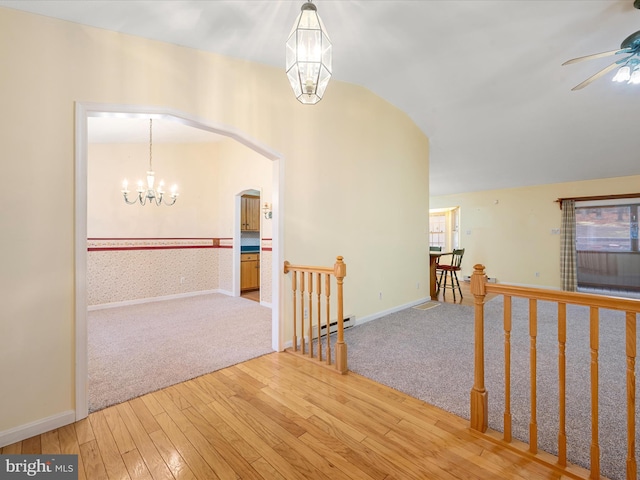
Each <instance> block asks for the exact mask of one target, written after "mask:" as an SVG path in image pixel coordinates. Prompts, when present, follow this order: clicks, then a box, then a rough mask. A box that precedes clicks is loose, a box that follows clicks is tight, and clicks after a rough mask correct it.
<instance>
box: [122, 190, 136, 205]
mask: <svg viewBox="0 0 640 480" xmlns="http://www.w3.org/2000/svg"><path fill="white" fill-rule="evenodd" d="M122 194H123V195H124V201H125V202H126V203H127V205H133V204H135V203H137V202H138V199H137V198H136V199H135V200H129V197H128V196H127V193H126V192H122Z"/></svg>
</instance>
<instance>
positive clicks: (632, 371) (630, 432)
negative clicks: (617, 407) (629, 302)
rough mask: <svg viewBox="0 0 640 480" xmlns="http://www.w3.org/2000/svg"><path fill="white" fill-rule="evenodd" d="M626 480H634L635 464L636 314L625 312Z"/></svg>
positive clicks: (635, 473) (635, 475) (636, 470)
mask: <svg viewBox="0 0 640 480" xmlns="http://www.w3.org/2000/svg"><path fill="white" fill-rule="evenodd" d="M626 320H627V322H626V323H627V328H626V333H627V342H626V344H627V480H635V479H636V477H637V472H638V465H637V462H636V353H637V351H636V314H635V313H633V312H627V315H626Z"/></svg>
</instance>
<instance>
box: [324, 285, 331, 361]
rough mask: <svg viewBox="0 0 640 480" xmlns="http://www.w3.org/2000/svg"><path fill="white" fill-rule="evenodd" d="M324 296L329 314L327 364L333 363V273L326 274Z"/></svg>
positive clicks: (327, 313)
mask: <svg viewBox="0 0 640 480" xmlns="http://www.w3.org/2000/svg"><path fill="white" fill-rule="evenodd" d="M324 298H325V299H326V303H327V305H326V307H325V310H326V315H327V321H326V322H327V350H326V355H325V356H326V357H327V365H331V335H329V332H330V331H331V306H330V305H331V303H330V300H331V275H329V274H328V273H326V274H325V275H324Z"/></svg>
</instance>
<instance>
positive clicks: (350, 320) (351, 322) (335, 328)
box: [313, 315, 356, 338]
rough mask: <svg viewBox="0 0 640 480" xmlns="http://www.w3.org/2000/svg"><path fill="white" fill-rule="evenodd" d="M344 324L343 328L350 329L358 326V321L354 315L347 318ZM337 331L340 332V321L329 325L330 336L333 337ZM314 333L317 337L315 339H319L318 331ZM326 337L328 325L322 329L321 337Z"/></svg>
mask: <svg viewBox="0 0 640 480" xmlns="http://www.w3.org/2000/svg"><path fill="white" fill-rule="evenodd" d="M342 322H343V323H342V324H343V328H350V327H353V326H354V325H355V324H356V319H355V317H354V316H353V315H352V316H350V317H347V318H345V319H344V320H343V321H342ZM337 331H338V321H337V320H336V321H335V322H331V323H330V324H329V335H331V334H332V333H336V332H337ZM314 333H315V335H314V336H313V337H314V338H317V337H318V334H317V330H315V331H314ZM326 335H327V324H326V323H325V324H324V325H322V326H321V327H320V336H321V337H325V336H326Z"/></svg>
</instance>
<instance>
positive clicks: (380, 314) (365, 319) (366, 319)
mask: <svg viewBox="0 0 640 480" xmlns="http://www.w3.org/2000/svg"><path fill="white" fill-rule="evenodd" d="M430 300H431V297H425V298H422V299H420V300H415V301H413V302H409V303H405V304H404V305H398V306H397V307H393V308H390V309H388V310H383V311H381V312H376V313H373V314H371V315H367V316H366V317H361V318H358V319H357V320H356V325H362V324H363V323H367V322H370V321H371V320H376V319H377V318H380V317H384V316H385V315H390V314H392V313H396V312H399V311H400V310H405V309H407V308H411V307H415V306H416V305H420V304H423V303H426V302H428V301H430Z"/></svg>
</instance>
